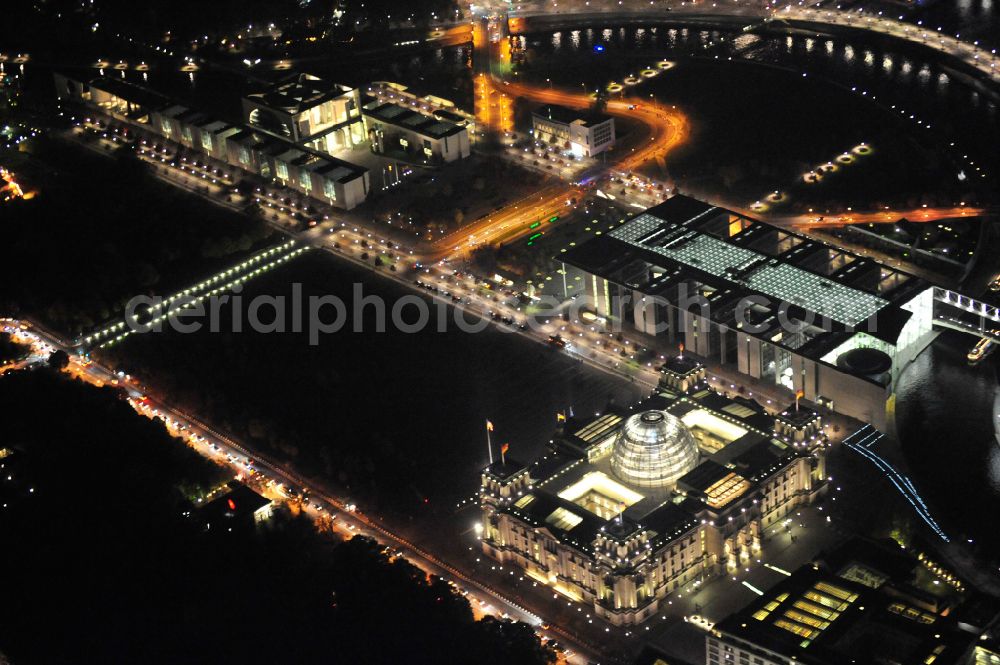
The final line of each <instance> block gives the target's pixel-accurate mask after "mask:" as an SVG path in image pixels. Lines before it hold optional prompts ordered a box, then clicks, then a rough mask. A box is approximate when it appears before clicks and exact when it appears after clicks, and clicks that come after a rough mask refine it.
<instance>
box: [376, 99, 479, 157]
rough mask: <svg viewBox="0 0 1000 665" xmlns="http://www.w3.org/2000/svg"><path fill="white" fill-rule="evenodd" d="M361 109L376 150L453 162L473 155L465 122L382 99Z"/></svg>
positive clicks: (377, 151) (380, 152)
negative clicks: (456, 121)
mask: <svg viewBox="0 0 1000 665" xmlns="http://www.w3.org/2000/svg"><path fill="white" fill-rule="evenodd" d="M362 112H363V116H364V123H365V128H366V130H367V132H368V138H369V139H370V141H371V147H372V151H373V152H375V153H379V154H382V153H384V152H386V151H388V150H397V151H402V152H404V153H406V154H407V155H410V156H411V159H412V160H413V161H423V162H427V163H441V162H453V161H455V160H458V159H464V158H466V157H468V156H469V155H470V154H471V148H470V146H469V130H468V129H467V127H466V126H465V125H464V124H458V123H455V122H451V121H449V120H444V119H442V118H440V117H435V116H433V115H430V114H426V113H421V112H419V111H416V110H413V109H412V108H406V107H404V106H401V105H400V104H395V103H392V102H386V101H382V100H379V99H370V100H369V101H368V102H367V103H366V104H365V105H364V107H363V109H362Z"/></svg>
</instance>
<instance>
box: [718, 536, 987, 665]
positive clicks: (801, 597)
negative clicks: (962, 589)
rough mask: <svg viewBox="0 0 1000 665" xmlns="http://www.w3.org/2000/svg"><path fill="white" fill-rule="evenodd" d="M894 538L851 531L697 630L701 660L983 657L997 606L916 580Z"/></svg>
mask: <svg viewBox="0 0 1000 665" xmlns="http://www.w3.org/2000/svg"><path fill="white" fill-rule="evenodd" d="M921 575H922V573H921V571H920V566H919V565H918V563H917V561H916V559H915V558H914V557H912V556H911V555H910V554H908V553H906V552H904V551H901V550H900V549H899V547H898V546H897V545H896V543H894V542H892V541H889V542H888V543H884V542H873V541H867V540H862V539H856V540H852V541H849V542H847V543H846V544H844V545H843V546H841V547H839V548H836V549H835V550H833V551H832V552H829V553H827V554H824V555H821V556H820V557H819V558H818V559H817V560H816V561H814V562H812V563H810V564H808V565H806V566H803V567H802V568H800V569H798V570H797V571H795V572H793V573H792V574H791V575H790V576H788V577H787V578H786V579H785V580H783V581H782V582H780V583H779V584H777V585H776V586H774V587H773V588H771V589H769V590H768V591H767V592H765V593H764V594H763V595H761V597H760V598H759V599H757V600H754V601H753V602H751V603H750V604H749V605H747V606H746V607H745V608H743V609H742V610H740V611H739V612H736V613H735V614H733V615H731V616H729V617H727V618H725V619H723V620H722V621H720V622H719V623H718V624H716V625H715V626H714V628H713V629H712V630H711V632H710V633H709V634H708V635H707V637H706V645H705V646H706V650H705V663H706V665H739V664H743V663H746V664H753V665H791V664H793V663H801V664H802V665H844V664H845V663H859V664H861V663H897V664H899V665H904V664H906V665H909V664H911V663H912V664H913V665H921V664H922V665H993V664H994V663H997V662H1000V659H997V658H995V656H992V655H991V654H992V649H991V647H992V646H993V645H992V643H990V642H988V641H985V640H986V638H987V637H988V635H989V633H990V632H991V630H990V628H991V626H992V625H993V623H994V622H995V620H996V615H997V609H998V608H997V605H996V602H995V601H994V600H993V599H987V598H985V597H976V596H975V595H973V596H969V597H962V596H956V595H954V594H952V593H950V592H948V591H944V592H942V589H943V587H935V586H934V585H933V584H930V583H929V582H927V581H924V582H921Z"/></svg>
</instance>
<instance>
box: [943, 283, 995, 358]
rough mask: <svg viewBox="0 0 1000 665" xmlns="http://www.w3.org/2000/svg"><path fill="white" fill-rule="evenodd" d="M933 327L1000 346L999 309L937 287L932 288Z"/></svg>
mask: <svg viewBox="0 0 1000 665" xmlns="http://www.w3.org/2000/svg"><path fill="white" fill-rule="evenodd" d="M934 325H935V326H936V327H939V328H949V329H951V330H958V331H960V332H966V333H969V334H971V335H977V336H978V337H985V338H987V339H991V340H993V341H994V342H996V343H998V344H1000V307H997V306H996V305H991V304H989V303H986V302H981V301H979V300H976V299H974V298H971V297H970V296H966V295H962V294H961V293H958V292H957V291H951V290H950V289H945V288H941V287H937V286H935V287H934Z"/></svg>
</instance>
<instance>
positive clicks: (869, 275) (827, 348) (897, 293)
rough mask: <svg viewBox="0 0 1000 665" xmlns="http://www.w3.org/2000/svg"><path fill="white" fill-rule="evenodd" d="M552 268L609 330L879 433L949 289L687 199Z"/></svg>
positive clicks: (558, 284)
mask: <svg viewBox="0 0 1000 665" xmlns="http://www.w3.org/2000/svg"><path fill="white" fill-rule="evenodd" d="M556 258H557V259H558V260H560V261H562V266H561V269H560V271H559V272H560V274H559V275H558V276H555V278H554V279H553V280H552V282H551V284H552V286H553V287H555V288H556V289H557V290H562V291H563V292H564V294H565V296H567V297H573V296H576V295H580V294H586V295H587V296H588V303H589V304H590V306H591V308H592V309H593V311H594V312H595V313H596V314H597V315H598V316H599V317H601V318H603V319H604V320H605V321H607V322H608V325H617V326H620V327H621V328H623V329H631V330H636V331H638V332H639V333H643V334H646V335H650V336H655V337H657V338H659V339H662V340H663V341H664V346H670V347H673V348H676V345H677V344H679V343H683V344H684V345H685V348H686V349H688V350H689V351H690V352H693V353H695V354H696V355H698V356H699V357H701V358H704V359H708V360H710V361H712V362H716V363H719V364H721V365H722V366H724V367H728V368H732V369H734V370H736V371H738V372H740V373H742V374H745V375H747V376H749V377H752V378H753V379H757V380H761V381H765V382H770V383H774V384H778V385H781V386H784V387H786V388H788V389H790V390H794V391H799V390H801V391H802V392H803V393H804V395H805V398H806V399H808V400H811V401H814V402H817V403H820V404H824V405H826V406H830V407H832V408H835V409H836V410H838V411H840V412H843V413H846V414H849V415H852V416H855V417H857V418H860V419H862V420H865V421H866V422H870V423H872V424H873V425H875V426H876V427H882V426H884V425H885V422H886V415H885V413H886V403H887V400H888V399H889V397H890V395H891V394H892V386H893V382H894V381H895V379H896V378H897V377H898V375H899V372H900V370H901V369H902V367H904V366H905V365H906V363H908V362H909V361H910V360H912V359H913V358H914V357H915V356H916V355H917V354H918V353H919V352H920V351H921V350H923V349H924V348H925V347H926V346H927V344H929V343H930V341H931V340H932V339H933V338H934V334H935V333H934V329H933V327H934V325H936V324H938V323H939V321H938V320H935V317H934V311H935V307H936V305H935V300H936V299H939V298H940V297H941V294H940V293H939V292H940V291H941V290H940V289H936V288H935V287H932V286H931V285H929V284H927V283H926V282H924V281H923V280H921V279H918V278H916V277H914V276H912V275H909V274H906V273H904V272H902V271H900V270H897V269H895V268H891V267H889V266H886V265H883V264H880V263H878V262H876V261H873V260H872V259H869V258H865V257H862V256H859V255H857V254H854V253H851V252H848V251H845V250H842V249H839V248H837V247H834V246H832V245H829V244H827V243H824V242H822V241H819V240H816V239H813V238H810V237H807V236H804V235H801V234H799V233H796V232H794V231H790V230H788V229H785V228H779V227H776V226H772V225H770V224H766V223H763V222H760V221H757V220H754V219H750V218H748V217H746V216H744V215H741V214H738V213H735V212H733V211H730V210H726V209H724V208H720V207H718V206H713V205H711V204H708V203H704V202H701V201H697V200H695V199H692V198H688V197H686V196H675V197H673V198H671V199H669V200H667V201H666V202H664V203H662V204H660V205H658V206H656V207H653V208H650V209H649V210H646V211H645V212H642V213H639V214H638V215H636V216H635V217H633V218H631V219H628V220H624V221H623V222H622V223H620V224H619V225H616V226H615V227H613V228H611V229H608V230H605V231H603V232H602V233H601V234H599V235H597V236H596V237H594V238H592V239H590V240H588V241H586V242H584V243H580V244H578V245H574V246H570V247H566V248H564V249H563V250H562V251H561V253H560V254H559V255H557V257H556ZM549 288H552V287H549Z"/></svg>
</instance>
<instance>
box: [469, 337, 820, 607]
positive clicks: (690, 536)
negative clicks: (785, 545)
mask: <svg viewBox="0 0 1000 665" xmlns="http://www.w3.org/2000/svg"><path fill="white" fill-rule="evenodd" d="M826 446H827V442H826V438H825V436H824V435H823V430H822V423H821V419H820V416H819V415H818V414H816V413H815V412H813V411H811V410H809V409H807V408H805V407H803V408H801V409H797V408H796V407H790V408H789V409H788V410H786V411H784V412H783V413H780V414H778V415H777V416H770V415H768V414H767V412H766V411H765V410H764V408H762V407H761V405H759V404H758V403H756V402H755V401H753V400H751V399H744V398H739V397H737V398H732V399H730V398H728V397H725V396H724V395H722V394H720V393H717V392H715V391H714V390H712V389H711V388H710V387H709V386H708V383H707V380H706V373H705V368H704V367H703V366H702V365H701V364H699V363H698V362H696V361H694V360H692V359H691V358H689V357H684V356H678V357H675V358H673V359H671V360H670V361H668V362H667V363H666V364H665V365H664V366H663V368H662V370H661V381H660V386H659V388H658V390H657V391H655V393H654V394H653V395H652V396H650V397H649V398H647V399H646V400H644V401H642V402H640V403H638V404H636V405H635V406H633V407H632V408H629V409H616V410H610V411H608V412H606V413H601V414H598V415H596V416H594V417H589V418H575V417H570V418H568V419H566V420H565V422H563V423H562V425H561V427H560V428H559V430H558V431H557V432H556V435H555V437H554V438H553V439H552V441H551V442H550V445H549V448H550V450H549V452H548V453H547V454H546V455H544V456H543V457H541V458H540V459H538V460H535V461H534V462H532V463H530V464H522V463H520V462H518V461H516V460H514V459H512V458H511V457H506V458H505V459H502V460H498V461H495V462H494V463H492V464H490V465H489V466H488V467H487V468H486V469H484V470H483V473H482V486H481V488H480V504H481V509H482V526H483V529H482V548H483V551H484V553H485V554H487V555H488V556H490V557H492V558H494V559H496V560H498V561H500V562H503V563H511V564H514V565H516V566H519V567H520V568H522V569H524V571H525V572H526V574H527V575H529V576H530V577H532V578H533V579H535V580H537V581H539V582H541V583H544V584H547V585H549V586H551V587H552V588H553V589H554V590H555V591H557V592H559V593H561V594H563V595H564V596H566V597H567V598H570V599H573V600H576V601H578V602H581V603H586V604H587V605H588V606H593V608H594V611H595V613H596V614H597V615H598V616H600V617H603V618H605V619H607V620H608V621H610V622H611V623H613V624H615V625H634V624H638V623H640V622H642V621H643V620H645V619H647V618H650V617H652V616H654V615H655V614H656V613H657V610H658V608H659V606H660V604H661V603H662V602H664V599H666V598H668V597H669V596H670V595H671V594H673V593H675V592H677V591H678V590H680V589H681V588H682V587H684V586H685V585H688V584H690V583H696V584H698V583H700V582H701V581H703V580H706V579H709V578H712V577H714V576H716V575H720V574H725V573H726V572H727V571H729V572H732V571H733V570H735V569H736V568H737V567H740V566H744V565H745V564H746V563H748V562H749V561H750V560H756V559H760V558H761V557H764V556H766V553H764V552H763V551H762V532H763V530H764V529H767V528H769V527H772V526H776V525H780V523H781V522H782V520H784V519H786V516H787V515H788V514H789V513H791V512H792V511H794V509H795V508H796V507H797V506H800V505H802V504H807V503H810V502H812V501H813V500H814V499H816V498H817V497H818V496H820V495H821V494H822V493H823V492H824V491H825V490H826V487H827V477H826V471H825V457H826Z"/></svg>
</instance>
